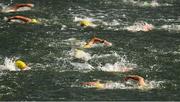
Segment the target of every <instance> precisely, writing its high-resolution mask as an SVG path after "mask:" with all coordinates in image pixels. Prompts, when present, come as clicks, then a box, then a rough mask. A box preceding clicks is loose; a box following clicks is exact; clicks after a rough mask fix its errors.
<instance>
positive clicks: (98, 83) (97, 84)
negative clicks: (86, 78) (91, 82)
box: [95, 82, 104, 88]
mask: <svg viewBox="0 0 180 102" xmlns="http://www.w3.org/2000/svg"><path fill="white" fill-rule="evenodd" d="M95 87H96V88H103V87H104V84H101V83H100V82H96V84H95Z"/></svg>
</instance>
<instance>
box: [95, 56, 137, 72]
mask: <svg viewBox="0 0 180 102" xmlns="http://www.w3.org/2000/svg"><path fill="white" fill-rule="evenodd" d="M119 57H120V56H119ZM135 68H137V65H136V64H133V63H130V62H129V61H127V58H126V57H125V56H123V57H120V61H118V62H116V63H114V64H110V63H106V64H105V65H104V66H101V65H100V66H98V70H101V71H106V72H129V71H131V70H134V69H135Z"/></svg>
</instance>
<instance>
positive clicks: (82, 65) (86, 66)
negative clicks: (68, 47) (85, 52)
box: [71, 62, 94, 72]
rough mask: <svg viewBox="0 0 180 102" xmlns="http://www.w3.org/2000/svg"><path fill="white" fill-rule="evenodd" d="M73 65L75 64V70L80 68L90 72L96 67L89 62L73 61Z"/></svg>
mask: <svg viewBox="0 0 180 102" xmlns="http://www.w3.org/2000/svg"><path fill="white" fill-rule="evenodd" d="M71 65H73V66H74V70H78V71H83V72H86V71H87V72H89V71H92V70H94V67H93V66H91V65H90V64H89V63H76V62H71Z"/></svg>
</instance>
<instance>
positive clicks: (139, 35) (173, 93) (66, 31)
mask: <svg viewBox="0 0 180 102" xmlns="http://www.w3.org/2000/svg"><path fill="white" fill-rule="evenodd" d="M0 2H1V4H3V5H10V4H16V3H33V4H34V5H35V7H34V8H33V9H32V10H31V11H24V12H16V13H0V64H1V65H3V64H4V62H6V60H7V59H8V60H13V59H17V58H18V59H22V60H24V61H25V62H26V63H27V64H28V66H30V67H31V69H30V70H27V71H10V70H0V100H1V101H3V100H14V101H15V100H16V101H18V100H24V101H25V100H36V101H38V100H52V101H53V100H54V101H55V100H65V101H72V100H74V101H95V100H96V101H97V100H107V101H110V100H111V101H115V100H119V101H120V100H133V101H135V100H149V101H154V100H161V101H163V100H166V101H167V100H180V92H179V90H180V76H179V73H180V1H179V0H157V1H154V2H151V0H1V1H0ZM15 15H23V16H27V17H30V18H36V19H38V20H39V21H41V24H37V25H34V24H9V23H7V22H5V21H4V17H9V16H15ZM81 19H90V20H92V21H93V22H94V23H95V24H96V25H97V27H96V28H88V29H84V28H82V27H80V26H79V25H78V20H81ZM137 22H146V23H148V24H152V25H153V26H154V28H153V29H152V30H151V31H148V32H144V31H141V30H140V31H139V30H137V29H138V27H139V26H138V25H134V23H137ZM132 26H134V27H132ZM129 29H130V30H129ZM93 36H96V37H99V38H102V39H106V40H107V41H109V42H112V44H113V45H112V46H111V47H103V46H96V47H94V48H91V49H85V50H84V52H85V54H84V57H83V58H82V59H78V58H75V57H74V55H73V54H74V50H73V49H74V48H77V47H78V46H80V45H81V44H82V43H84V42H86V41H88V40H89V39H90V38H92V37H93ZM118 66H126V67H131V68H132V69H133V70H131V71H128V72H115V73H114V72H113V71H116V67H118ZM132 74H133V75H140V76H142V77H144V78H145V80H146V81H147V82H148V83H149V84H150V87H151V88H150V89H149V90H140V89H137V88H136V87H131V88H129V87H128V86H126V85H125V84H124V83H123V81H122V80H123V78H124V77H125V76H127V75H132ZM94 80H101V81H103V82H109V81H111V82H114V84H115V83H119V84H116V87H113V88H110V89H101V90H99V89H94V88H88V87H83V86H81V85H80V83H81V82H88V81H94Z"/></svg>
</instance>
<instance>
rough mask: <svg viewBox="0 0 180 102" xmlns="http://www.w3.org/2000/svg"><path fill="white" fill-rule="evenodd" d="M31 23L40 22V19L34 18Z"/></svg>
mask: <svg viewBox="0 0 180 102" xmlns="http://www.w3.org/2000/svg"><path fill="white" fill-rule="evenodd" d="M31 23H33V24H38V23H39V21H38V20H37V19H32V20H31Z"/></svg>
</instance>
